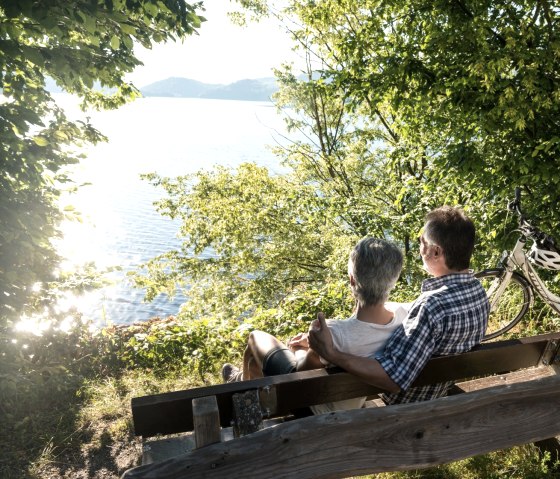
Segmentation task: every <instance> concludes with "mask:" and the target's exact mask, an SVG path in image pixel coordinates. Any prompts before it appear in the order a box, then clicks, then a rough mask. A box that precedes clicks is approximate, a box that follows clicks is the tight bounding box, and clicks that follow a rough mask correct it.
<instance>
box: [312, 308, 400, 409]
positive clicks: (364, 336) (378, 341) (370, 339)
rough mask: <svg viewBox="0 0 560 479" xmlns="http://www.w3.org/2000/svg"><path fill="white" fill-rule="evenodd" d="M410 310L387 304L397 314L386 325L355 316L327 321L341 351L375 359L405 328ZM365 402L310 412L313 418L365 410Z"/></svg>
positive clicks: (352, 401)
mask: <svg viewBox="0 0 560 479" xmlns="http://www.w3.org/2000/svg"><path fill="white" fill-rule="evenodd" d="M407 306H408V303H405V304H403V303H392V302H391V303H385V308H387V309H388V310H389V311H392V312H393V314H394V316H393V319H392V320H391V321H390V322H389V323H387V324H375V323H366V322H365V321H360V320H359V319H358V318H356V316H351V317H350V318H348V319H338V320H337V319H329V320H327V326H328V327H329V329H330V330H331V334H332V338H333V343H334V345H335V347H336V348H337V349H338V350H339V351H342V352H345V353H350V354H354V355H356V356H364V357H367V356H373V355H374V354H375V353H376V352H377V351H378V350H380V349H381V348H382V347H383V346H384V345H385V343H386V342H387V340H388V339H389V336H391V334H392V333H393V331H394V330H395V329H396V328H397V327H398V326H400V325H401V324H402V322H403V320H404V318H406V315H407V314H408V308H407ZM321 362H322V363H323V364H325V365H328V362H327V361H325V360H324V359H323V358H321ZM365 400H366V398H365V397H359V398H353V399H345V400H344V401H336V402H330V403H325V404H319V405H317V406H311V410H312V411H313V414H325V413H328V412H331V411H340V410H343V409H359V408H361V407H363V405H364V403H365Z"/></svg>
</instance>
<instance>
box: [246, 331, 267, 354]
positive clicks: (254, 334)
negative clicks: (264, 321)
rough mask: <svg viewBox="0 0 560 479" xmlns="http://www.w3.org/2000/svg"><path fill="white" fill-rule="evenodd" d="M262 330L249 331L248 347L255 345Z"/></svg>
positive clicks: (252, 347) (251, 347)
mask: <svg viewBox="0 0 560 479" xmlns="http://www.w3.org/2000/svg"><path fill="white" fill-rule="evenodd" d="M262 335H263V332H262V331H259V330H257V329H256V330H254V331H251V332H250V333H249V337H248V338H247V347H248V348H249V349H254V348H255V346H256V345H257V344H258V342H259V337H262Z"/></svg>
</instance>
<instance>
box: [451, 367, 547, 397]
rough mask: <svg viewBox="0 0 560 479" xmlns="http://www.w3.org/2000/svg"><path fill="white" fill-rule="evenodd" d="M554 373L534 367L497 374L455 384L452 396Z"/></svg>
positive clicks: (539, 377)
mask: <svg viewBox="0 0 560 479" xmlns="http://www.w3.org/2000/svg"><path fill="white" fill-rule="evenodd" d="M555 374H556V371H555V370H554V368H552V367H546V366H542V367H534V368H527V369H522V370H520V371H514V372H511V373H507V374H497V375H495V376H490V377H485V378H479V379H472V380H470V381H464V382H460V383H457V384H455V386H454V388H453V391H452V394H460V393H466V392H472V391H480V390H481V389H486V388H491V387H495V386H507V385H509V384H515V383H520V382H523V381H531V380H533V379H541V378H546V377H549V376H554V375H555Z"/></svg>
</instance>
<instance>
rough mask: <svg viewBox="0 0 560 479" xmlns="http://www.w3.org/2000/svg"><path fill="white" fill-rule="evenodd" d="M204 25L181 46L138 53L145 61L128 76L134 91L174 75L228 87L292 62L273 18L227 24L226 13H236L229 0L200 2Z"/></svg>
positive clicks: (294, 57) (285, 39)
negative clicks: (197, 33)
mask: <svg viewBox="0 0 560 479" xmlns="http://www.w3.org/2000/svg"><path fill="white" fill-rule="evenodd" d="M204 3H205V7H206V12H204V13H203V16H204V17H206V19H207V21H206V22H204V23H203V24H202V27H201V28H200V29H199V32H200V34H199V35H192V36H190V37H188V38H186V39H185V40H184V42H183V43H181V42H178V43H167V44H164V45H155V46H154V47H153V49H152V50H145V49H143V48H141V49H139V50H138V53H137V54H138V57H139V58H140V59H141V60H142V62H143V63H144V66H143V67H138V68H137V69H136V70H135V71H134V73H132V74H131V75H130V76H129V77H128V78H129V79H130V80H132V81H133V82H134V84H135V85H136V86H137V87H142V86H145V85H147V84H149V83H152V82H154V81H158V80H163V79H166V78H169V77H172V76H175V77H185V78H191V79H193V80H198V81H202V82H206V83H231V82H234V81H237V80H243V79H246V78H262V77H268V76H272V75H273V74H272V68H273V67H278V66H280V64H281V63H282V62H286V61H288V62H290V61H295V62H296V64H297V63H298V56H297V55H296V54H295V53H293V52H292V51H291V40H290V37H289V36H288V34H287V33H286V32H285V30H283V29H282V27H280V26H279V25H278V24H276V23H275V22H274V21H272V20H267V21H263V22H261V23H258V24H255V23H251V24H249V25H248V26H246V27H239V26H237V25H234V24H232V23H231V21H230V19H229V18H228V16H227V12H229V11H232V10H235V7H236V4H235V3H234V2H231V1H230V0H207V1H205V2H204Z"/></svg>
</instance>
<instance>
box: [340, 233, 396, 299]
mask: <svg viewBox="0 0 560 479" xmlns="http://www.w3.org/2000/svg"><path fill="white" fill-rule="evenodd" d="M402 265H403V255H402V252H401V250H400V249H399V248H398V247H397V246H396V245H394V244H393V243H390V242H388V241H385V240H382V239H378V238H371V237H366V238H364V239H362V240H360V241H359V242H358V244H357V245H356V246H355V247H354V249H353V250H352V252H351V253H350V259H349V260H348V273H349V274H351V275H352V276H353V277H354V280H355V283H356V284H355V286H354V287H353V288H352V292H353V293H354V297H355V298H356V301H357V302H358V304H359V305H360V306H371V305H374V304H379V303H383V302H385V301H386V300H387V298H388V297H389V293H390V292H391V290H392V289H393V287H394V286H395V284H396V282H397V280H398V279H399V275H400V274H401V269H402Z"/></svg>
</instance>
